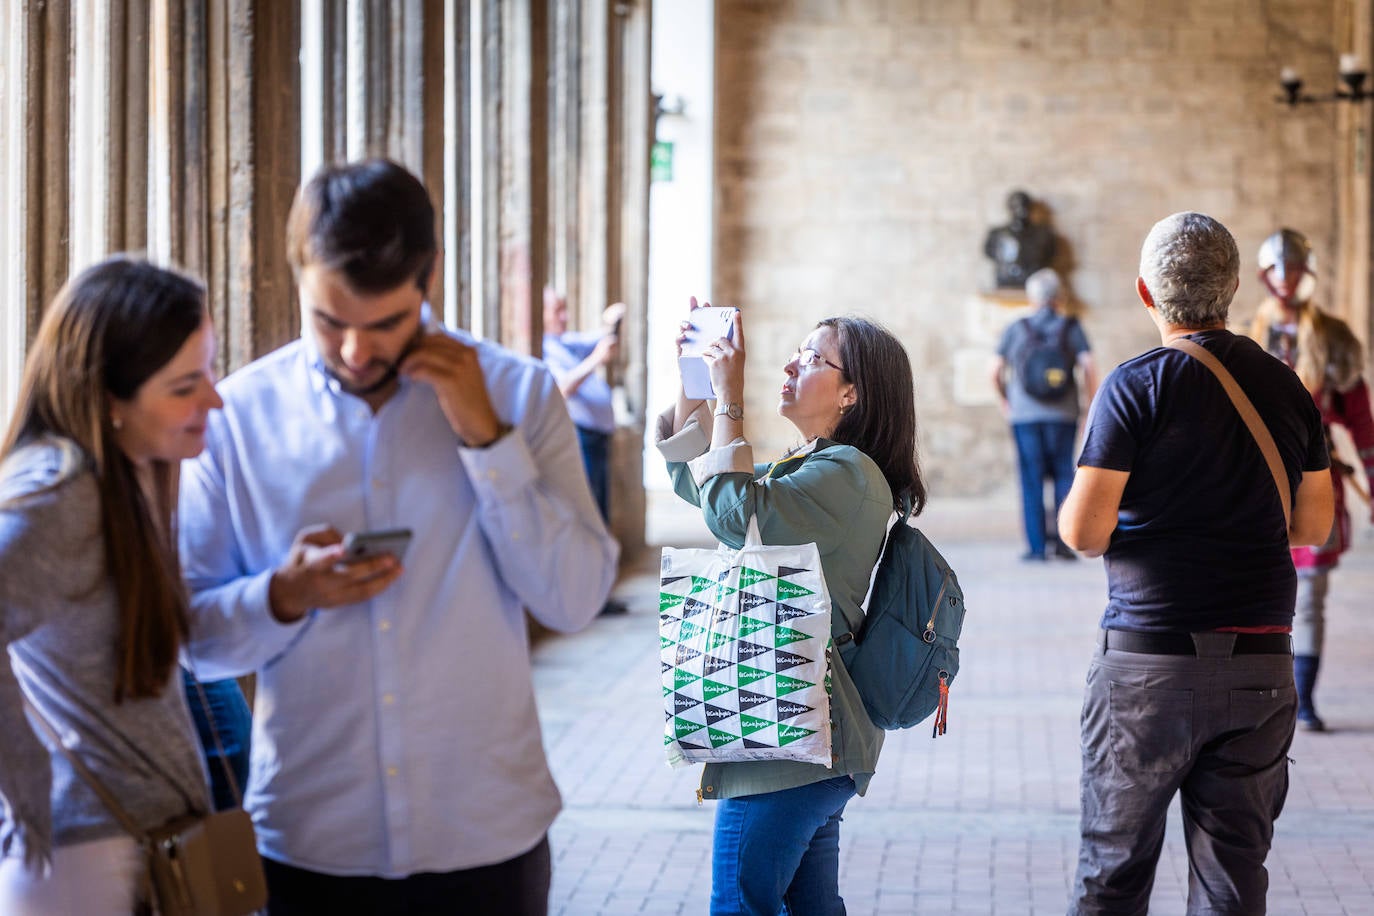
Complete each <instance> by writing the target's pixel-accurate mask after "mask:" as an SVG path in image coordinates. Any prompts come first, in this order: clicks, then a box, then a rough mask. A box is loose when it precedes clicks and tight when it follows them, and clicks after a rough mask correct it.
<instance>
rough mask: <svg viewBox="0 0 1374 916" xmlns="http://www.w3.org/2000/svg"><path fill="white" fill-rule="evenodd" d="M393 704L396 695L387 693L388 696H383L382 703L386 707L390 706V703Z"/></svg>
mask: <svg viewBox="0 0 1374 916" xmlns="http://www.w3.org/2000/svg"><path fill="white" fill-rule="evenodd" d="M395 702H396V695H395V694H394V693H388V694H386V695H384V696H383V697H382V703H383V704H385V705H387V706H390V705H391V704H392V703H395Z"/></svg>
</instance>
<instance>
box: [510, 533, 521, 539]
mask: <svg viewBox="0 0 1374 916" xmlns="http://www.w3.org/2000/svg"><path fill="white" fill-rule="evenodd" d="M510 539H511V540H512V541H518V540H520V532H518V531H517V532H515V533H514V534H512V535H511V536H510Z"/></svg>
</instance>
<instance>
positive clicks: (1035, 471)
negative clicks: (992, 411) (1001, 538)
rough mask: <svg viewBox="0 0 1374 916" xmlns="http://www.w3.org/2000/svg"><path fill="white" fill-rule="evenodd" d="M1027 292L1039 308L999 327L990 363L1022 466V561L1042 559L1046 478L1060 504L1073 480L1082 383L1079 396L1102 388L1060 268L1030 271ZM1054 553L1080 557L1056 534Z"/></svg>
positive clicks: (1088, 395)
mask: <svg viewBox="0 0 1374 916" xmlns="http://www.w3.org/2000/svg"><path fill="white" fill-rule="evenodd" d="M1026 297H1027V298H1028V299H1029V300H1030V304H1031V305H1032V306H1034V307H1035V312H1034V313H1033V314H1031V315H1030V316H1028V317H1026V318H1022V319H1021V320H1020V321H1016V322H1013V323H1012V324H1011V325H1009V326H1008V327H1007V329H1006V331H1004V332H1003V333H1002V340H1001V343H999V344H998V345H997V358H996V360H995V361H994V363H993V367H992V384H993V386H994V387H995V388H996V389H997V396H998V400H999V402H1000V403H1001V406H1002V415H1003V416H1005V417H1006V418H1007V420H1008V422H1010V423H1011V433H1012V439H1013V440H1014V441H1015V442H1016V461H1017V466H1018V468H1019V469H1020V473H1021V508H1022V517H1023V519H1024V521H1025V526H1026V546H1027V550H1026V553H1025V554H1023V555H1022V557H1021V559H1023V560H1032V561H1039V562H1043V561H1044V559H1045V543H1046V540H1047V534H1046V530H1045V527H1046V526H1045V520H1046V518H1045V478H1046V477H1049V478H1051V479H1052V480H1053V482H1054V507H1055V509H1058V508H1059V506H1060V505H1061V504H1062V503H1063V502H1064V497H1065V496H1067V495H1068V492H1069V484H1071V483H1073V442H1074V437H1075V436H1076V435H1077V433H1078V417H1079V401H1080V398H1079V391H1080V389H1079V386H1078V384H1077V382H1076V380H1075V378H1074V369H1075V367H1077V368H1078V370H1079V371H1080V372H1081V373H1082V376H1083V386H1082V403H1084V404H1087V403H1091V401H1092V398H1093V392H1094V391H1096V390H1097V369H1096V367H1095V365H1094V363H1093V357H1092V353H1091V352H1090V351H1089V349H1088V338H1087V335H1085V334H1084V333H1083V327H1082V325H1080V324H1079V323H1078V319H1076V318H1073V317H1072V316H1070V315H1068V314H1067V313H1066V304H1067V301H1068V299H1067V297H1066V296H1065V295H1064V292H1063V285H1062V284H1061V282H1060V280H1059V274H1057V273H1055V272H1054V268H1052V267H1043V268H1041V269H1040V270H1037V271H1036V272H1035V273H1033V274H1031V275H1030V276H1029V277H1027V278H1026ZM1054 553H1055V555H1056V556H1059V557H1063V558H1064V559H1067V560H1072V559H1075V557H1074V553H1073V551H1072V550H1070V549H1069V548H1068V547H1066V546H1065V545H1064V542H1063V541H1061V540H1059V539H1058V538H1056V539H1055V541H1054Z"/></svg>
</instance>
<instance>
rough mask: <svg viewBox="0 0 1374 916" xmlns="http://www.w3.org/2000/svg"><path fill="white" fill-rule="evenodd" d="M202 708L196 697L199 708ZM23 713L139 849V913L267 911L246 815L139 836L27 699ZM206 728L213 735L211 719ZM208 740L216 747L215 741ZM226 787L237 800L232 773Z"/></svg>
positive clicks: (170, 825) (183, 915)
mask: <svg viewBox="0 0 1374 916" xmlns="http://www.w3.org/2000/svg"><path fill="white" fill-rule="evenodd" d="M197 687H199V682H197ZM204 700H205V697H204V692H203V691H202V692H201V702H202V703H203V702H204ZM24 705H25V706H27V707H28V709H29V711H30V712H31V713H32V714H33V716H34V718H35V719H36V720H37V722H38V723H39V725H40V726H42V728H43V730H44V732H46V733H47V735H48V738H49V739H51V740H52V742H53V744H54V745H55V746H56V748H57V750H58V751H59V752H60V753H61V754H62V756H63V757H65V758H66V759H67V762H68V763H70V764H71V765H72V769H73V770H75V771H76V773H77V775H78V776H80V777H81V778H82V779H83V780H84V781H85V782H86V784H87V785H88V786H90V787H91V790H92V791H93V792H95V794H96V795H97V796H99V798H100V800H101V801H102V802H103V803H104V804H105V807H106V808H108V809H109V810H110V813H111V814H113V815H114V817H115V820H117V821H119V823H120V826H122V827H123V828H124V830H125V831H126V832H128V833H129V834H130V835H131V836H132V837H133V838H134V839H136V840H138V842H139V845H140V846H141V847H142V848H143V854H144V863H145V866H146V873H145V876H144V879H145V886H144V887H142V888H140V897H142V898H143V903H144V906H145V907H147V908H148V909H147V910H145V912H151V913H154V914H157V916H248V914H250V913H254V912H256V911H258V910H260V909H262V908H263V907H265V906H266V905H267V878H266V876H265V875H264V874H263V871H262V859H261V857H260V856H259V855H258V845H257V837H256V836H255V835H254V833H253V820H252V818H251V817H249V815H248V812H247V811H244V810H243V808H241V807H239V808H231V809H229V810H227V811H214V812H210V813H208V814H196V813H192V814H187V815H184V816H182V817H178V818H175V819H173V820H171V821H168V822H167V823H166V824H163V825H162V826H161V827H156V828H154V829H152V830H142V829H140V828H139V826H138V824H137V823H136V822H135V821H134V819H133V818H132V817H130V816H129V813H128V812H127V811H125V810H124V808H123V806H122V805H120V804H119V802H118V801H117V800H116V799H115V797H114V795H113V794H112V793H111V792H110V790H109V789H107V788H106V787H105V785H104V784H103V783H102V782H101V781H100V780H99V779H97V778H96V776H95V774H94V773H92V772H91V771H90V770H89V769H88V768H87V767H86V765H85V764H84V763H82V762H81V759H80V758H79V757H77V756H76V755H75V754H73V753H72V752H71V749H70V748H68V747H67V746H66V745H65V744H63V743H62V739H61V738H60V737H58V734H57V731H56V730H55V729H54V728H53V727H52V724H51V723H49V722H48V719H47V717H46V716H44V715H43V713H42V712H41V711H39V709H38V707H36V706H34V705H33V704H32V703H30V702H28V700H27V698H26V699H25V704H24ZM207 714H208V706H207ZM210 724H211V727H212V728H213V727H214V720H213V718H211V720H210ZM215 740H216V742H217V743H218V741H219V735H218V733H216V734H215ZM222 758H223V755H221V759H222ZM227 766H228V765H227V764H226V768H227ZM229 779H230V784H231V785H233V786H234V793H235V795H237V794H238V786H237V784H235V783H234V781H233V774H232V773H230V775H229ZM169 781H170V778H169Z"/></svg>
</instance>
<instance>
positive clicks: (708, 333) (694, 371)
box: [677, 306, 739, 399]
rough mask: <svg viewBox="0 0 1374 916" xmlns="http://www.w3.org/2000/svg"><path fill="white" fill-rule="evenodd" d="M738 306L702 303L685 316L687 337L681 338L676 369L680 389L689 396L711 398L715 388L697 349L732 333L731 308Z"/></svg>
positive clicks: (733, 329) (709, 371) (708, 369)
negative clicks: (679, 379) (678, 373)
mask: <svg viewBox="0 0 1374 916" xmlns="http://www.w3.org/2000/svg"><path fill="white" fill-rule="evenodd" d="M737 311H739V309H734V308H724V307H720V306H703V307H702V308H699V309H692V312H691V314H690V315H689V316H688V318H687V320H688V321H690V322H691V323H692V327H691V328H690V329H689V330H688V331H687V339H686V340H684V341H683V342H682V355H681V356H680V357H678V361H677V364H678V371H679V372H681V373H682V393H683V394H685V395H687V397H689V398H693V399H698V398H702V399H704V398H714V397H715V396H716V391H715V389H714V388H713V387H712V386H711V369H710V367H709V366H707V365H706V361H705V360H704V359H702V358H701V352H702V351H703V350H705V349H706V348H707V347H709V346H710V345H711V344H713V343H715V342H716V341H717V340H719V339H720V338H722V337H724V338H726V339H729V338H732V337H734V336H735V312H737Z"/></svg>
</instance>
